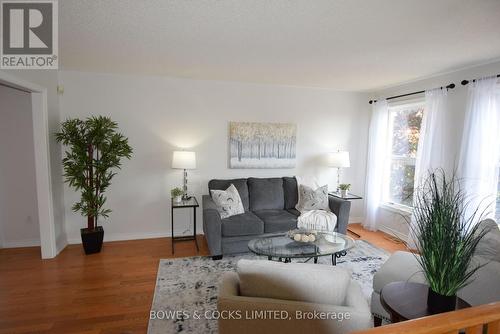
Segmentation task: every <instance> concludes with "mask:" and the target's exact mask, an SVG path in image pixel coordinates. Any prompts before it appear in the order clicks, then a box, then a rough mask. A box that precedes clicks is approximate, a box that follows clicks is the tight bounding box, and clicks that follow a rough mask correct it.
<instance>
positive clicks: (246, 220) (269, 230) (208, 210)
mask: <svg viewBox="0 0 500 334" xmlns="http://www.w3.org/2000/svg"><path fill="white" fill-rule="evenodd" d="M231 184H234V186H235V187H236V189H238V192H239V194H240V197H241V200H242V202H243V207H244V209H245V213H243V214H240V215H236V216H232V217H229V218H225V219H221V217H220V214H219V212H218V211H217V206H216V205H215V203H214V201H213V200H212V198H211V196H210V195H204V196H203V231H204V233H205V237H206V239H207V242H208V248H209V250H210V254H211V255H212V257H213V258H214V259H220V258H222V255H223V254H233V253H242V252H248V242H249V241H250V240H251V239H254V238H256V237H259V236H264V235H272V234H277V233H284V232H287V231H289V230H291V229H294V228H296V227H297V217H298V216H299V215H300V212H299V211H297V210H296V209H295V205H296V204H297V201H298V189H297V180H296V178H295V177H280V178H248V179H232V180H210V181H209V182H208V189H209V191H210V190H226V189H227V188H228V187H229V186H230V185H231ZM329 204H330V209H331V210H332V212H333V213H335V214H336V215H337V227H336V231H337V232H340V233H344V234H345V233H346V231H347V223H348V220H349V211H350V209H351V203H350V202H349V201H346V200H342V199H339V198H336V197H333V196H330V198H329Z"/></svg>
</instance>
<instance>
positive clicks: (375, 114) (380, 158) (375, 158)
mask: <svg viewBox="0 0 500 334" xmlns="http://www.w3.org/2000/svg"><path fill="white" fill-rule="evenodd" d="M388 139H389V109H388V105H387V101H386V100H381V101H377V102H374V103H373V107H372V117H371V120H370V129H369V133H368V161H367V170H366V189H365V197H366V199H365V212H366V217H365V220H364V222H363V226H364V227H365V228H366V229H368V230H371V231H375V230H376V229H377V211H378V208H379V206H380V203H381V201H382V189H383V188H382V185H383V177H382V176H383V175H384V166H385V160H386V158H387V152H388V149H387V145H388Z"/></svg>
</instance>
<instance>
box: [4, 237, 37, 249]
mask: <svg viewBox="0 0 500 334" xmlns="http://www.w3.org/2000/svg"><path fill="white" fill-rule="evenodd" d="M39 246H40V240H36V239H35V240H14V241H5V240H4V241H3V243H2V248H21V247H39Z"/></svg>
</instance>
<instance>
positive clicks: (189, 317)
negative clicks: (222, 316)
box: [148, 240, 390, 334]
mask: <svg viewBox="0 0 500 334" xmlns="http://www.w3.org/2000/svg"><path fill="white" fill-rule="evenodd" d="M389 255H390V254H389V253H388V252H386V251H385V250H383V249H380V248H378V247H375V246H373V245H372V244H370V243H368V242H366V241H364V240H356V246H355V247H354V248H352V249H350V250H349V251H348V252H347V255H346V256H344V257H341V258H340V259H338V260H337V266H339V267H344V268H348V269H350V270H351V271H352V277H353V279H354V280H356V281H357V282H358V283H359V284H360V285H361V288H362V290H363V294H364V295H365V297H366V299H367V300H368V301H369V300H370V296H371V293H372V281H373V275H374V274H375V273H376V272H377V270H378V269H379V268H380V267H381V266H382V264H383V263H384V262H385V261H386V260H387V259H388V258H389ZM240 259H266V261H267V258H264V257H258V256H256V255H253V254H242V255H235V256H224V258H223V259H222V260H219V261H213V260H212V258H211V257H187V258H180V259H168V260H160V265H159V268H158V277H157V280H156V289H155V294H154V297H153V305H152V307H151V313H150V320H149V326H148V333H149V334H167V333H168V334H169V333H217V332H218V331H217V320H213V319H208V318H210V317H208V318H207V317H206V316H205V315H207V314H208V315H210V314H211V311H216V310H217V288H218V285H219V282H220V279H221V277H222V275H223V273H224V272H226V271H235V268H236V263H237V262H238V260H240ZM318 262H319V263H323V264H330V265H331V257H329V256H325V257H320V258H319V261H318ZM196 315H198V316H196ZM195 318H196V319H195Z"/></svg>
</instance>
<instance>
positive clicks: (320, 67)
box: [59, 0, 500, 91]
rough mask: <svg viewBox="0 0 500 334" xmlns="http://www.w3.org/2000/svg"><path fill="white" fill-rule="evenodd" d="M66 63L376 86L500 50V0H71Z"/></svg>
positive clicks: (62, 23) (65, 17) (63, 42)
mask: <svg viewBox="0 0 500 334" xmlns="http://www.w3.org/2000/svg"><path fill="white" fill-rule="evenodd" d="M59 11H60V13H59V35H60V56H61V57H60V60H61V67H62V69H66V70H68V69H70V70H82V71H97V72H120V73H139V74H154V75H170V76H176V77H186V78H197V79H210V80H229V81H243V82H256V83H269V84H280V85H294V86H308V87H322V88H329V89H336V90H353V91H367V90H374V89H377V88H380V87H385V86H390V85H394V84H397V83H401V82H405V81H410V80H414V79H417V78H422V77H427V76H430V75H432V74H436V73H442V72H447V71H452V70H456V69H460V68H463V67H467V66H471V65H474V64H478V63H483V62H487V61H489V60H492V59H496V58H500V0H475V1H470V0H370V1H367V0H100V1H96V0H61V1H59Z"/></svg>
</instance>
